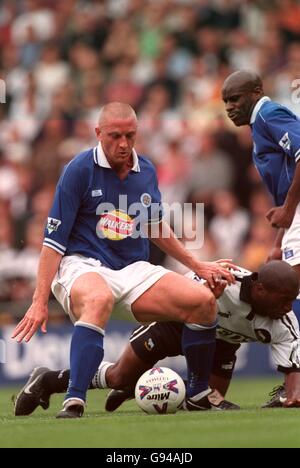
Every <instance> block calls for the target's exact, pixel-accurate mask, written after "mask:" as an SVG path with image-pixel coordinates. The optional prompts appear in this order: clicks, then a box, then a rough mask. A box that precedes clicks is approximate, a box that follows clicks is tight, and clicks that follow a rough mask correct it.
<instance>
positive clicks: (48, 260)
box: [12, 246, 62, 343]
mask: <svg viewBox="0 0 300 468" xmlns="http://www.w3.org/2000/svg"><path fill="white" fill-rule="evenodd" d="M61 258H62V255H60V254H59V253H57V252H56V251H55V250H53V249H50V248H49V247H46V246H44V247H43V249H42V252H41V257H40V263H39V271H38V276H37V286H36V290H35V293H34V295H33V300H32V305H31V306H30V308H29V309H28V311H27V312H26V314H25V316H24V318H23V319H22V320H21V322H20V323H19V324H18V325H17V327H16V328H15V330H14V333H13V335H12V338H17V341H18V342H19V343H21V342H22V341H23V340H25V341H26V343H27V342H28V341H30V340H31V338H32V337H33V335H34V334H35V333H36V331H37V330H38V329H39V328H40V327H41V330H42V332H43V333H47V322H48V301H49V296H50V290H51V283H52V281H53V279H54V276H55V274H56V272H57V270H58V266H59V264H60V261H61Z"/></svg>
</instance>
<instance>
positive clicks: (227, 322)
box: [15, 261, 300, 416]
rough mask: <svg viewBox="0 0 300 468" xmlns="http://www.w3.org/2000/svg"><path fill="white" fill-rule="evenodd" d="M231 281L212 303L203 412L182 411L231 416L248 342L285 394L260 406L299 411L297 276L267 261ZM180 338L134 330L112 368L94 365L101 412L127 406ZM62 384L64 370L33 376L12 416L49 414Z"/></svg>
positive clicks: (174, 331)
mask: <svg viewBox="0 0 300 468" xmlns="http://www.w3.org/2000/svg"><path fill="white" fill-rule="evenodd" d="M234 275H235V277H236V280H237V281H236V283H235V284H232V285H228V286H226V288H225V289H224V291H223V293H222V294H221V296H220V297H219V298H218V300H217V304H218V319H219V324H218V330H217V344H216V351H215V356H214V363H213V367H212V371H211V378H210V386H211V387H212V388H214V389H216V390H215V391H213V392H212V393H211V395H209V396H208V398H207V404H206V405H203V407H201V408H200V407H199V406H197V407H193V405H192V404H191V402H187V403H186V409H188V410H191V411H193V410H203V409H220V410H227V409H238V407H237V405H234V404H233V403H230V402H228V401H226V400H225V399H224V397H225V395H226V392H227V390H228V387H229V385H230V381H231V378H232V374H233V370H234V366H235V362H236V352H237V350H238V349H239V347H240V346H241V344H242V343H247V342H261V343H263V344H266V345H269V346H271V350H272V355H273V360H274V361H275V363H276V365H277V368H278V371H280V372H282V373H283V374H284V375H285V391H283V389H282V388H281V389H280V392H279V393H278V392H277V393H276V395H275V398H273V399H272V402H271V403H270V404H267V405H266V406H267V407H268V406H270V407H272V406H284V407H300V339H299V327H298V322H297V319H296V317H295V315H294V313H293V312H292V311H291V308H292V302H293V301H294V299H295V298H296V296H297V295H298V291H299V279H298V275H297V274H296V273H295V271H294V270H293V269H292V267H290V266H289V265H288V264H287V263H285V262H282V261H271V262H269V263H267V264H266V265H264V266H262V267H261V269H260V270H259V272H258V273H252V274H251V272H249V271H246V270H241V271H239V272H237V271H236V272H234ZM190 276H191V277H193V278H194V280H196V281H199V278H198V277H197V275H194V274H192V273H190ZM182 330H183V325H182V324H181V323H178V322H154V323H151V324H150V325H147V326H141V327H139V328H137V329H136V330H135V331H134V332H133V333H132V335H131V338H130V341H129V344H128V345H127V347H126V349H125V351H124V352H123V354H122V356H121V357H120V359H119V360H118V361H117V362H116V363H115V364H113V363H107V362H103V363H102V364H101V366H100V367H99V370H98V372H97V373H96V375H95V377H94V379H93V381H92V382H91V386H90V388H107V387H108V388H113V389H114V390H112V391H111V392H110V393H109V395H108V398H107V401H106V410H107V411H114V410H115V409H117V408H118V407H119V406H120V405H121V404H122V403H123V402H124V401H125V400H127V399H131V398H133V397H134V387H135V384H136V382H137V380H138V378H139V377H140V376H141V375H142V374H143V373H144V372H145V371H146V370H147V369H149V368H151V367H153V366H154V365H155V363H156V362H157V361H159V360H161V359H164V358H165V357H169V356H177V355H180V354H183V353H182V349H181V342H182V339H181V336H182ZM68 380H69V371H68V370H66V371H60V372H52V371H49V369H46V368H37V369H35V370H34V371H33V373H32V375H31V377H30V379H29V381H28V382H27V384H26V385H25V387H24V388H23V389H22V390H21V392H20V393H19V395H18V397H17V399H16V403H15V414H16V416H24V415H28V414H31V413H32V412H33V411H34V410H35V409H36V408H37V406H39V405H40V406H42V407H43V408H44V409H46V408H48V407H49V401H50V396H51V394H53V393H63V392H64V391H65V389H66V388H67V386H68ZM220 394H221V395H220ZM275 400H276V404H275Z"/></svg>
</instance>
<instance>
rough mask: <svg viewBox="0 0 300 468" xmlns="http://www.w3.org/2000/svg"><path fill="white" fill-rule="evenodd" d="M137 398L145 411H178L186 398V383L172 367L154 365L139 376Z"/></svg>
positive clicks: (159, 412)
mask: <svg viewBox="0 0 300 468" xmlns="http://www.w3.org/2000/svg"><path fill="white" fill-rule="evenodd" d="M135 399H136V402H137V404H138V406H139V407H140V408H141V409H142V410H143V411H145V413H148V414H166V413H176V411H177V410H178V409H179V408H180V407H181V405H182V403H183V400H184V399H185V385H184V382H183V380H182V378H181V377H180V376H179V375H178V374H177V373H176V372H174V371H173V370H172V369H169V368H168V367H154V368H153V369H150V370H148V371H147V372H145V373H144V374H143V375H142V376H141V377H140V378H139V380H138V382H137V384H136V387H135Z"/></svg>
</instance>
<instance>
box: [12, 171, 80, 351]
mask: <svg viewBox="0 0 300 468" xmlns="http://www.w3.org/2000/svg"><path fill="white" fill-rule="evenodd" d="M83 188H84V177H83V174H82V171H80V170H78V167H77V165H76V164H73V163H72V162H71V163H70V164H69V165H68V166H66V168H65V170H64V172H63V174H62V176H61V178H60V180H59V182H58V185H57V188H56V192H55V197H54V202H53V206H52V209H51V211H50V217H49V218H48V222H47V225H46V228H45V238H44V242H43V244H44V247H43V249H42V252H41V257H40V263H39V271H38V277H37V287H36V291H35V293H34V296H33V303H32V305H31V307H30V308H29V310H28V311H27V313H26V315H25V317H24V318H23V320H21V322H20V323H19V325H18V326H17V327H16V329H15V331H14V334H13V338H17V341H18V342H21V341H23V340H24V339H25V341H26V342H28V341H29V340H30V339H31V338H32V336H33V335H34V333H35V332H36V331H37V330H38V328H39V327H40V326H41V327H42V331H43V332H44V333H46V323H47V320H48V305H47V304H48V300H49V295H50V290H51V283H52V281H53V279H54V277H55V274H56V272H57V270H58V267H59V264H60V261H61V259H62V257H63V256H64V255H65V253H66V250H67V246H68V239H69V236H70V233H71V230H72V228H73V225H74V223H75V220H76V217H77V213H78V209H79V206H80V200H81V194H82V192H83Z"/></svg>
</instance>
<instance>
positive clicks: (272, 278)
mask: <svg viewBox="0 0 300 468" xmlns="http://www.w3.org/2000/svg"><path fill="white" fill-rule="evenodd" d="M298 294H299V277H298V274H297V273H296V272H295V270H293V268H292V267H291V266H290V265H289V264H288V263H286V262H283V261H280V260H274V261H272V262H269V263H266V264H265V265H263V266H262V267H261V268H260V269H259V271H258V275H257V278H256V279H255V280H254V281H253V283H252V288H251V305H252V308H253V310H254V311H255V313H256V314H258V315H262V316H264V317H269V318H271V319H273V320H278V319H280V318H282V317H284V315H285V314H287V313H288V312H290V311H291V310H292V306H293V301H294V300H295V299H296V297H297V296H298Z"/></svg>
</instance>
